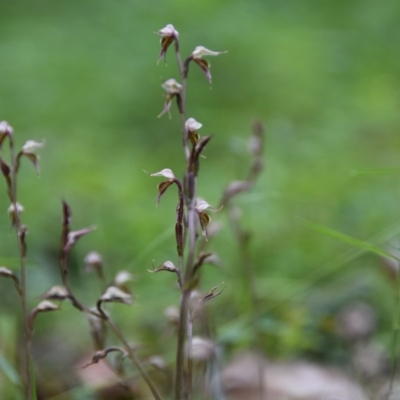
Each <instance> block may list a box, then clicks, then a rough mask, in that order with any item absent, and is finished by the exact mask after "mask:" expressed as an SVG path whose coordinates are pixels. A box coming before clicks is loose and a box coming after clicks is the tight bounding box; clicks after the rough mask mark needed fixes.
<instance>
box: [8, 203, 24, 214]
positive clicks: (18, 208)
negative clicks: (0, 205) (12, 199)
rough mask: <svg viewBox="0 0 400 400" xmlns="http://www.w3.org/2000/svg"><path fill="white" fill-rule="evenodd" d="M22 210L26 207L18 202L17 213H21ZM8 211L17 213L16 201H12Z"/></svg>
mask: <svg viewBox="0 0 400 400" xmlns="http://www.w3.org/2000/svg"><path fill="white" fill-rule="evenodd" d="M22 211H24V207H23V206H22V205H21V204H19V203H17V213H18V214H20V213H21V212H22ZM8 213H9V214H14V213H15V205H14V203H12V204H11V205H10V207H8Z"/></svg>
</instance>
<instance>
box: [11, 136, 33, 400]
mask: <svg viewBox="0 0 400 400" xmlns="http://www.w3.org/2000/svg"><path fill="white" fill-rule="evenodd" d="M9 144H10V158H11V170H12V178H11V185H12V187H11V197H12V204H13V207H14V229H15V233H16V236H17V243H18V251H19V255H20V268H21V283H20V287H21V291H20V297H21V303H22V313H23V319H24V339H25V340H24V343H25V368H26V395H27V399H28V400H32V396H33V394H32V386H31V383H32V366H31V352H32V332H31V329H30V327H29V313H28V306H27V296H26V295H27V293H26V290H27V284H26V281H27V280H26V256H25V254H24V250H23V245H22V242H21V236H20V229H21V220H20V216H19V210H18V208H17V203H18V202H17V162H18V161H17V159H16V157H15V152H14V140H13V137H12V135H11V136H9Z"/></svg>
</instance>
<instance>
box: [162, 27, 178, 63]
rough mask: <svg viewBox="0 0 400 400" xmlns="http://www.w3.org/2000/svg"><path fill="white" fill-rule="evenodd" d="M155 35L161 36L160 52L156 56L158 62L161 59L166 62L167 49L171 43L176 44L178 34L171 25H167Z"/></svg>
mask: <svg viewBox="0 0 400 400" xmlns="http://www.w3.org/2000/svg"><path fill="white" fill-rule="evenodd" d="M157 34H158V35H160V36H161V41H160V43H161V51H160V55H159V56H158V61H160V59H161V58H164V61H166V55H167V50H168V47H169V46H170V45H171V44H172V42H173V41H176V42H178V37H179V33H178V31H177V30H176V29H175V28H174V26H173V25H172V24H168V25H167V26H165V27H164V28H162V29H160V30H159V31H158V32H157Z"/></svg>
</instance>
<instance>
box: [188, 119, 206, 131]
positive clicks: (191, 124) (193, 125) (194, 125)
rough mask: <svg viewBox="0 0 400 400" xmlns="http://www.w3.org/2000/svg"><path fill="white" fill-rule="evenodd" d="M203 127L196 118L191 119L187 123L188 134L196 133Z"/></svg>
mask: <svg viewBox="0 0 400 400" xmlns="http://www.w3.org/2000/svg"><path fill="white" fill-rule="evenodd" d="M202 126H203V124H201V123H200V122H198V121H196V120H195V119H194V118H189V119H188V120H187V121H186V122H185V128H186V130H187V131H188V132H195V131H197V130H198V129H200V128H201V127H202Z"/></svg>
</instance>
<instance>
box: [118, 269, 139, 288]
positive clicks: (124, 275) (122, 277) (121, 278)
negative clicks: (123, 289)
mask: <svg viewBox="0 0 400 400" xmlns="http://www.w3.org/2000/svg"><path fill="white" fill-rule="evenodd" d="M133 280H134V276H133V275H132V274H131V273H130V272H128V271H119V272H118V273H117V275H116V276H115V278H114V285H116V286H122V285H124V284H125V283H127V282H129V281H133Z"/></svg>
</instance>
